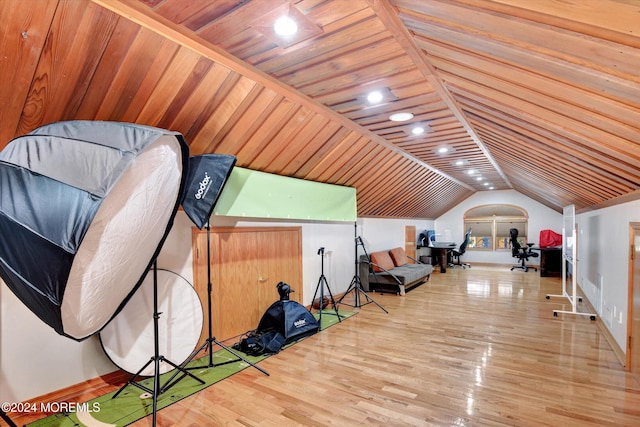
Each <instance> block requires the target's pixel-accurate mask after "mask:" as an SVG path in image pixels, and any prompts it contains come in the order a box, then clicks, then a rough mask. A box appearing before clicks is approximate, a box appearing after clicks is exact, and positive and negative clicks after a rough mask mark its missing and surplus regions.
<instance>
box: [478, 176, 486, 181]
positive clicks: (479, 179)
mask: <svg viewBox="0 0 640 427" xmlns="http://www.w3.org/2000/svg"><path fill="white" fill-rule="evenodd" d="M483 179H484V178H482V177H481V176H477V177H476V181H482V180H483Z"/></svg>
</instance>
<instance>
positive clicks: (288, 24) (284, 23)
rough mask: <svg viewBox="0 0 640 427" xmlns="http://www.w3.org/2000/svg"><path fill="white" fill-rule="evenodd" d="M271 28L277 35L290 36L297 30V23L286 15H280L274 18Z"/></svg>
mask: <svg viewBox="0 0 640 427" xmlns="http://www.w3.org/2000/svg"><path fill="white" fill-rule="evenodd" d="M273 29H274V31H275V32H276V34H277V35H279V36H291V35H293V34H295V33H296V32H297V31H298V24H296V22H295V21H294V20H293V19H291V18H289V17H288V16H281V17H280V18H278V19H277V20H276V23H275V24H274V25H273Z"/></svg>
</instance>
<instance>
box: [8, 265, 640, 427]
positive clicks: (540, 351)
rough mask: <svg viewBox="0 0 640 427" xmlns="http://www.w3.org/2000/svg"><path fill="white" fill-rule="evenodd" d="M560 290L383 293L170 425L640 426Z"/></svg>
mask: <svg viewBox="0 0 640 427" xmlns="http://www.w3.org/2000/svg"><path fill="white" fill-rule="evenodd" d="M330 286H331V285H330ZM560 286H561V282H560V279H558V278H541V277H540V276H539V275H538V274H537V273H536V272H527V273H524V272H521V271H513V272H512V271H509V269H508V268H504V267H486V266H484V267H483V266H474V267H472V268H471V269H467V270H460V269H448V270H447V273H446V274H440V273H435V274H433V275H432V279H431V281H430V282H428V283H426V284H424V285H422V286H420V287H418V288H416V289H414V290H412V291H411V292H409V293H407V295H406V296H404V297H401V296H397V295H379V294H371V296H372V297H373V298H374V299H375V300H376V301H377V302H378V303H379V304H381V305H382V306H383V307H384V308H386V309H387V310H388V311H389V314H385V313H384V312H383V311H382V310H380V309H379V308H378V307H376V305H375V304H369V305H367V306H365V307H363V308H361V309H360V310H358V311H359V314H358V315H356V316H354V317H353V318H350V319H347V320H345V321H343V322H342V323H340V324H338V325H336V326H333V327H331V328H329V329H328V330H326V331H323V332H321V333H319V334H317V335H315V336H313V337H310V338H307V339H306V340H304V341H303V342H301V343H299V344H297V345H295V346H293V347H291V348H289V349H286V350H284V351H282V352H281V353H280V354H278V355H276V356H274V357H271V358H269V359H267V360H265V361H264V362H261V364H260V366H261V367H262V368H264V369H266V370H267V371H269V373H270V374H271V375H270V376H268V377H267V376H265V375H263V374H262V373H260V372H258V371H257V370H255V369H251V368H249V369H247V370H245V371H243V372H241V373H239V374H236V375H234V376H233V377H231V378H229V379H226V380H224V381H222V382H220V383H218V384H216V385H214V386H211V387H209V388H207V389H205V390H203V391H202V392H200V393H197V394H196V395H194V396H191V397H189V398H186V399H184V400H182V401H180V402H178V403H176V404H174V405H172V406H171V407H169V408H166V409H163V410H162V411H160V412H159V413H158V425H160V426H218V425H220V426H222V425H225V426H226V425H230V426H329V425H333V426H350V425H373V426H376V425H381V426H382V425H384V426H554V427H555V426H560V425H562V426H639V425H640V384H638V383H637V382H636V381H635V380H634V379H633V377H632V376H631V375H630V374H629V373H628V372H626V371H625V369H624V367H622V366H621V365H620V363H619V362H618V359H617V358H616V354H615V352H614V351H613V350H612V348H611V347H610V346H609V344H608V342H607V340H606V338H605V336H604V335H603V334H602V333H601V332H600V330H599V328H598V326H597V325H596V322H594V321H591V320H589V318H588V317H584V316H573V315H563V314H560V315H559V317H554V316H553V310H554V309H570V305H569V304H568V301H567V300H563V299H557V300H556V299H552V300H546V299H545V295H546V294H548V293H551V294H557V293H559V292H560ZM347 299H348V298H347ZM347 299H345V302H347ZM341 308H344V309H348V308H349V307H348V306H343V307H341ZM214 369H215V368H214ZM92 387H97V386H92ZM109 387H111V388H112V389H116V388H118V387H119V383H118V381H113V380H111V384H106V385H105V384H102V385H101V386H100V390H101V391H102V392H104V390H105V388H109ZM73 393H74V396H76V397H77V396H79V395H82V394H83V393H84V394H86V395H88V394H91V393H92V392H91V391H90V390H85V391H82V390H74V391H73ZM26 420H27V419H26V417H25V418H23V419H21V420H19V421H20V422H24V421H26ZM150 424H151V419H150V417H147V418H146V419H143V420H140V421H138V422H136V423H134V424H133V425H134V426H149V425H150Z"/></svg>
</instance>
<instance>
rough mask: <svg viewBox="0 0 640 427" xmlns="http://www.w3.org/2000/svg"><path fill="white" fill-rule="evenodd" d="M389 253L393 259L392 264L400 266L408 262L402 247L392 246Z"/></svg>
mask: <svg viewBox="0 0 640 427" xmlns="http://www.w3.org/2000/svg"><path fill="white" fill-rule="evenodd" d="M389 255H390V256H391V259H392V260H393V265H395V266H396V267H401V266H403V265H405V264H409V258H407V254H406V253H405V251H404V249H402V248H393V249H391V250H390V251H389Z"/></svg>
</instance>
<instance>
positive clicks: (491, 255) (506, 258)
mask: <svg viewBox="0 0 640 427" xmlns="http://www.w3.org/2000/svg"><path fill="white" fill-rule="evenodd" d="M490 204H507V205H515V206H519V207H521V208H523V209H525V210H526V211H527V214H528V215H529V224H528V240H529V242H531V243H535V244H537V243H538V238H539V236H540V230H546V229H550V230H553V231H555V232H556V233H562V213H561V212H556V211H554V210H553V209H550V208H548V207H546V206H545V205H543V204H541V203H538V202H536V201H535V200H533V199H531V198H529V197H527V196H525V195H524V194H522V193H519V192H517V191H515V190H500V191H480V192H477V193H475V194H474V195H473V196H471V197H469V198H468V199H466V200H464V201H463V202H461V203H460V204H458V205H457V206H455V207H454V208H453V209H451V210H449V211H448V212H446V213H444V214H443V215H441V216H440V217H438V218H436V220H435V230H436V235H437V240H443V241H450V242H456V243H457V244H458V245H460V243H461V242H462V239H463V237H464V233H465V232H466V230H465V229H464V214H465V212H466V211H468V210H469V209H471V208H473V207H476V206H482V205H490ZM449 239H451V240H449ZM461 259H464V262H468V263H473V262H480V263H491V264H514V263H517V260H516V259H515V258H513V257H512V256H511V251H500V252H498V251H496V252H493V251H474V250H468V251H467V252H466V253H465V254H464V255H463V257H461ZM539 260H540V258H530V259H529V262H528V264H529V265H538V264H539V262H540V261H539Z"/></svg>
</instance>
